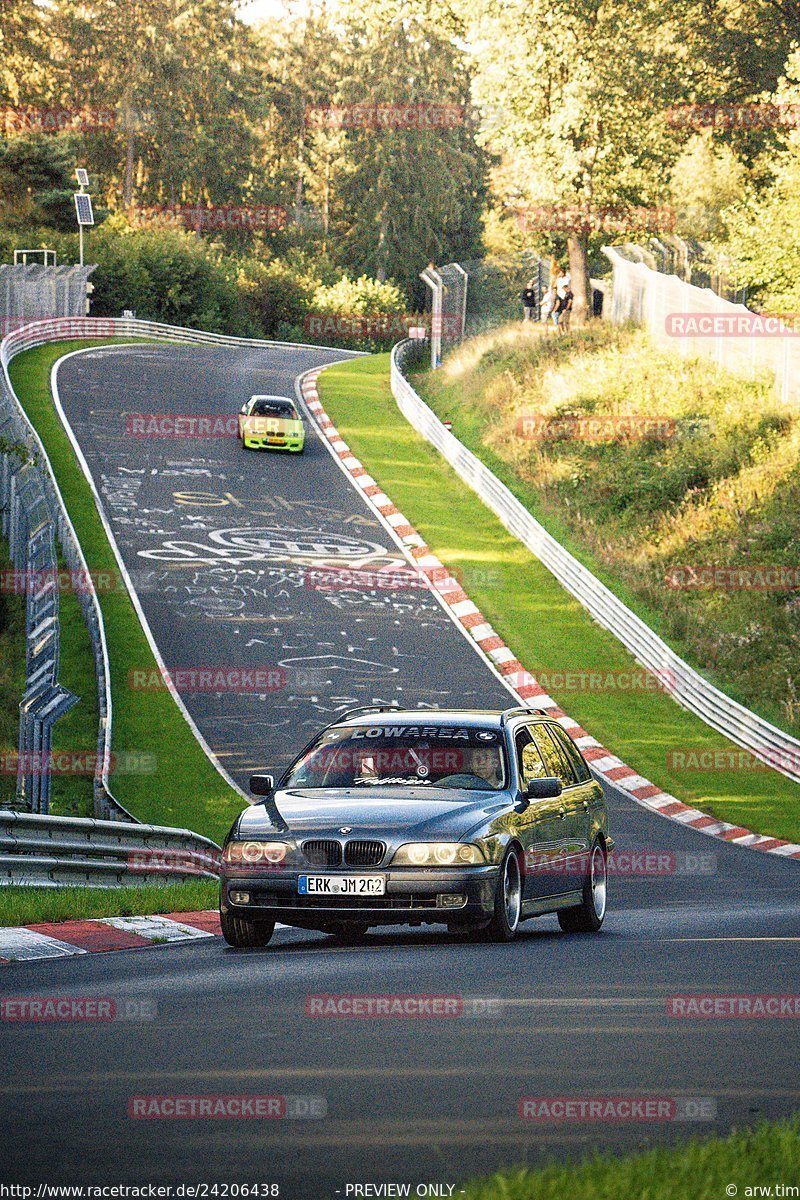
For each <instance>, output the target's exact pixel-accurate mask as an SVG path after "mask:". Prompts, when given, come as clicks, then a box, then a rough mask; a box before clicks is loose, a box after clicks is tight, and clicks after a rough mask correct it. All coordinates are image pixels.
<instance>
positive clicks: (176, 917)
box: [0, 909, 222, 963]
mask: <svg viewBox="0 0 800 1200" xmlns="http://www.w3.org/2000/svg"><path fill="white" fill-rule="evenodd" d="M221 932H222V931H221V929H220V925H219V913H218V912H217V911H216V910H215V909H209V910H207V911H204V912H191V913H170V914H169V915H168V916H153V917H102V918H99V919H93V920H90V921H83V920H75V921H48V922H47V923H45V924H41V925H18V926H13V927H9V928H4V929H0V963H9V962H29V961H31V960H32V959H39V958H70V957H71V956H73V955H75V954H95V953H98V952H99V951H105V950H135V949H138V948H139V947H141V946H153V945H158V944H160V943H164V942H190V941H194V940H196V939H202V938H210V937H215V936H216V935H217V934H219V933H221Z"/></svg>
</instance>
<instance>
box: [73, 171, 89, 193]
mask: <svg viewBox="0 0 800 1200" xmlns="http://www.w3.org/2000/svg"><path fill="white" fill-rule="evenodd" d="M75 178H76V179H77V181H78V186H79V187H82V188H85V187H88V186H89V172H88V171H87V170H86V168H85V167H77V168H76V170H75Z"/></svg>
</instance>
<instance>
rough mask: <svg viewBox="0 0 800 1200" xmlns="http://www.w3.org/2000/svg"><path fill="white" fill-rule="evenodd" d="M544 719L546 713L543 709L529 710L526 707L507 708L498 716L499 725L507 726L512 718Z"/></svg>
mask: <svg viewBox="0 0 800 1200" xmlns="http://www.w3.org/2000/svg"><path fill="white" fill-rule="evenodd" d="M520 716H526V717H546V716H547V711H546V709H543V708H530V707H528V705H516V706H515V707H514V708H507V709H505V710H504V711H503V712H502V713H501V714H500V724H501V725H507V724H508V722H509V721H510V720H511V718H512V717H520Z"/></svg>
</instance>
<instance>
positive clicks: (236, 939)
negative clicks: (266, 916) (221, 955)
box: [219, 912, 275, 950]
mask: <svg viewBox="0 0 800 1200" xmlns="http://www.w3.org/2000/svg"><path fill="white" fill-rule="evenodd" d="M219 923H220V925H221V926H222V936H223V937H224V938H225V941H226V942H227V943H228V945H229V946H235V947H236V949H237V950H244V949H247V948H252V947H254V946H268V945H269V942H270V939H271V938H272V935H273V933H274V932H275V922H274V921H247V920H245V918H244V917H234V916H233V914H232V913H229V912H220V914H219Z"/></svg>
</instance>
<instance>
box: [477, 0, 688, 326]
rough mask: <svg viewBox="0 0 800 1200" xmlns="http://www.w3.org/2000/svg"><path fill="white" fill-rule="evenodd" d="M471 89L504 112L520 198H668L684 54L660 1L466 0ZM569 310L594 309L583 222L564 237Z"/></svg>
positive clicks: (591, 203)
mask: <svg viewBox="0 0 800 1200" xmlns="http://www.w3.org/2000/svg"><path fill="white" fill-rule="evenodd" d="M466 11H467V13H468V17H469V29H470V40H471V42H472V44H473V46H474V48H475V64H476V70H477V92H478V98H479V101H480V100H483V101H485V102H486V103H487V104H489V105H490V106H492V107H493V108H496V106H497V105H500V106H501V107H502V109H503V111H504V119H503V120H501V121H499V122H498V121H497V119H496V115H495V119H494V125H495V130H496V132H495V135H494V141H495V144H497V145H498V146H499V147H501V148H502V149H504V150H505V151H506V152H507V153H508V154H510V155H511V156H512V158H513V161H514V162H515V163H516V166H517V174H518V178H519V191H520V194H521V195H523V196H525V197H526V198H527V202H528V203H536V204H543V203H544V204H549V205H552V206H554V207H557V208H558V207H563V208H567V209H578V210H581V211H583V212H585V213H586V214H587V217H588V216H591V215H592V214H597V213H598V212H599V211H601V210H604V209H617V208H620V207H623V208H624V207H627V206H630V205H636V206H642V205H644V206H648V207H651V206H655V205H657V204H658V203H659V202H660V201H663V200H664V199H665V198H666V191H665V184H666V179H665V168H666V166H667V165H668V164H669V163H670V161H671V159H672V158H673V157H674V153H675V133H674V130H671V129H670V127H669V124H668V121H667V115H666V114H667V109H668V107H669V105H670V104H672V103H674V102H675V101H676V100H677V99H680V98H681V97H682V95H683V94H684V84H683V70H684V68H683V67H682V61H683V60H684V59H685V53H684V50H683V48H682V45H681V39H680V36H679V28H678V24H679V22H678V20H677V19H676V17H675V16H674V15H673V13H674V11H675V10H673V9H671V8H670V6H669V4H668V3H666V0H663V2H662V0H643V3H641V4H636V5H633V4H629V5H625V6H624V11H622V10H621V8H620V5H619V4H618V3H616V2H615V0H562V2H561V3H559V4H558V5H557V6H553V5H552V3H550V2H549V0H505V3H504V4H503V5H497V4H495V3H493V0H467V10H466ZM568 251H569V261H570V270H571V274H572V288H573V292H574V293H575V303H574V314H575V319H576V322H578V323H580V322H581V321H582V320H583V319H585V317H586V315H587V313H588V312H589V311H590V308H589V305H590V294H589V269H588V232H587V229H586V227H585V226H583V227H582V225H581V222H576V227H575V228H574V229H573V230H572V232H570V233H569V236H568Z"/></svg>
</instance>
